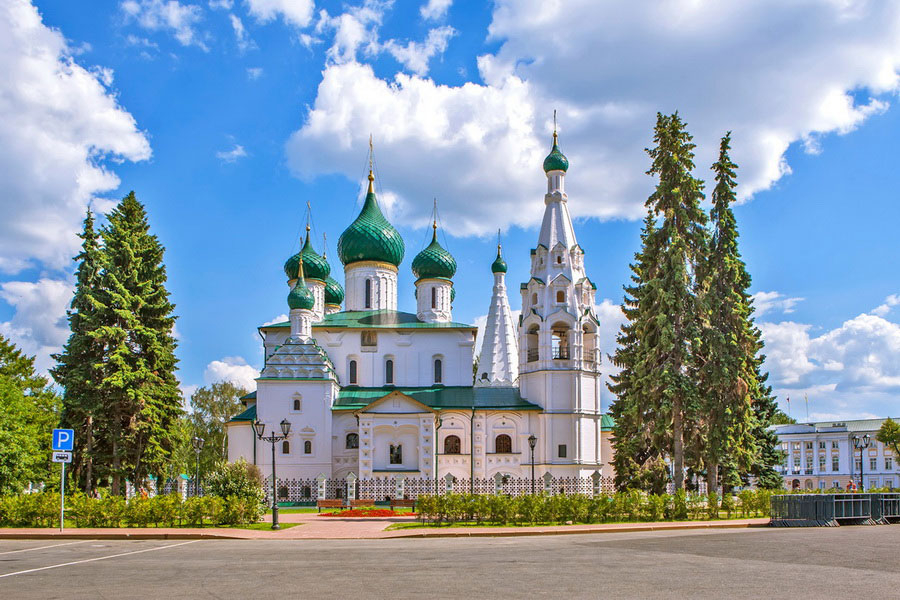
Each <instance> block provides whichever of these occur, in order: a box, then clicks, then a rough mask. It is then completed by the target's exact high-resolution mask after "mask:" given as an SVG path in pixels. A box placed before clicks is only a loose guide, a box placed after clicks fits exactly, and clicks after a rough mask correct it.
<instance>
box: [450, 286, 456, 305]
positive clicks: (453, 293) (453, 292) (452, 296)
mask: <svg viewBox="0 0 900 600" xmlns="http://www.w3.org/2000/svg"><path fill="white" fill-rule="evenodd" d="M454 300H456V288H455V287H452V288H450V304H453V301H454Z"/></svg>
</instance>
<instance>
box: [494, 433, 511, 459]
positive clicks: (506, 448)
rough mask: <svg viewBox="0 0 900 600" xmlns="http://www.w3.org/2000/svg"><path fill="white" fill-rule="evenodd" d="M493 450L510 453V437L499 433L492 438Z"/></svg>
mask: <svg viewBox="0 0 900 600" xmlns="http://www.w3.org/2000/svg"><path fill="white" fill-rule="evenodd" d="M494 452H496V453H497V454H511V453H512V438H510V437H509V436H508V435H506V434H505V433H501V434H500V435H498V436H497V437H496V438H495V439H494Z"/></svg>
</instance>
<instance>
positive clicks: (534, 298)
mask: <svg viewBox="0 0 900 600" xmlns="http://www.w3.org/2000/svg"><path fill="white" fill-rule="evenodd" d="M531 304H532V305H533V306H537V292H535V293H533V294H531Z"/></svg>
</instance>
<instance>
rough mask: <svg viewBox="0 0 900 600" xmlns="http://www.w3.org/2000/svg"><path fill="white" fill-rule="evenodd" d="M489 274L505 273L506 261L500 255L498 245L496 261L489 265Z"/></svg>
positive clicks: (498, 246)
mask: <svg viewBox="0 0 900 600" xmlns="http://www.w3.org/2000/svg"><path fill="white" fill-rule="evenodd" d="M491 273H506V261H505V260H503V255H502V254H500V244H497V259H496V260H495V261H494V263H493V264H492V265H491Z"/></svg>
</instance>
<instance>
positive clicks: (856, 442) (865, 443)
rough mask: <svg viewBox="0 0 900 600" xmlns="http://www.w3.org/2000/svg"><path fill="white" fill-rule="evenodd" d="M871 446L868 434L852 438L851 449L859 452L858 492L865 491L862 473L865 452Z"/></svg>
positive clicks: (863, 470)
mask: <svg viewBox="0 0 900 600" xmlns="http://www.w3.org/2000/svg"><path fill="white" fill-rule="evenodd" d="M871 445H872V438H870V437H869V434H868V433H867V434H866V435H864V436H862V437H860V436H858V435H854V436H853V447H854V448H856V449H857V450H859V491H860V492H865V491H866V480H865V479H864V478H863V473H864V472H865V468H866V467H865V461H866V457H865V450H866V448H868V447H869V446H871Z"/></svg>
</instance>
